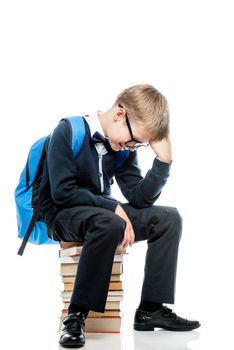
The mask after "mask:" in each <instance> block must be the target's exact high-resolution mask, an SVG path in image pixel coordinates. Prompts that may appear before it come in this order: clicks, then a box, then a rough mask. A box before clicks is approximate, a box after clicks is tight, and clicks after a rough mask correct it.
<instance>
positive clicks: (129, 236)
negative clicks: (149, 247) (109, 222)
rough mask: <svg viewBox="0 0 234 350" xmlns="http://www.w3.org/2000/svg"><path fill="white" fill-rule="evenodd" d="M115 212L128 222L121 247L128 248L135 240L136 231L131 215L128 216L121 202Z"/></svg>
mask: <svg viewBox="0 0 234 350" xmlns="http://www.w3.org/2000/svg"><path fill="white" fill-rule="evenodd" d="M115 214H117V215H119V216H120V217H121V218H122V219H124V220H125V221H126V223H127V225H126V228H125V232H124V239H123V241H122V242H121V243H120V248H122V249H125V248H127V246H128V245H129V246H130V247H131V246H132V245H133V242H134V240H135V233H134V231H133V228H132V224H131V221H130V220H129V217H128V216H127V214H126V213H125V211H124V210H123V208H122V207H121V206H120V205H119V204H118V205H117V207H116V209H115Z"/></svg>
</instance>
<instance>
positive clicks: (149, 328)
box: [133, 324, 200, 332]
mask: <svg viewBox="0 0 234 350" xmlns="http://www.w3.org/2000/svg"><path fill="white" fill-rule="evenodd" d="M199 327H200V325H197V326H195V327H190V328H180V329H175V328H173V327H158V326H151V325H142V324H134V326H133V328H134V329H135V331H142V332H149V331H154V329H155V328H162V329H165V330H166V331H174V332H186V331H192V330H193V329H196V328H199Z"/></svg>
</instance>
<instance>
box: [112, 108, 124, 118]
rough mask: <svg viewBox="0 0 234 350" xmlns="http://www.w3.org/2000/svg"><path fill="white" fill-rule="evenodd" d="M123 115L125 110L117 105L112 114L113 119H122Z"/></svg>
mask: <svg viewBox="0 0 234 350" xmlns="http://www.w3.org/2000/svg"><path fill="white" fill-rule="evenodd" d="M124 117H125V110H124V109H123V108H120V107H117V108H116V110H115V114H114V121H115V122H119V121H120V120H122V119H124Z"/></svg>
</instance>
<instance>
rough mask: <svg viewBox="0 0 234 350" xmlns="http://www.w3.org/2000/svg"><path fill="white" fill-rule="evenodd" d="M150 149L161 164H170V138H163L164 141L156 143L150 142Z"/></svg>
mask: <svg viewBox="0 0 234 350" xmlns="http://www.w3.org/2000/svg"><path fill="white" fill-rule="evenodd" d="M150 147H151V148H152V149H153V151H154V152H155V153H156V156H157V158H158V159H159V160H160V161H161V162H164V163H171V161H172V154H171V141H170V136H168V137H165V138H164V139H162V140H161V141H158V142H151V143H150Z"/></svg>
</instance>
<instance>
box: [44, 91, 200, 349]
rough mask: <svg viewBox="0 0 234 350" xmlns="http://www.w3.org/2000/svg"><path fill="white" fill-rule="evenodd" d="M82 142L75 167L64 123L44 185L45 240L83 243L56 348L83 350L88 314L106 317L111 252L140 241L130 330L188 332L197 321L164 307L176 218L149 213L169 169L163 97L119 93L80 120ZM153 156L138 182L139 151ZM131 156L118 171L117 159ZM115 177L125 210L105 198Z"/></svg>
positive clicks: (172, 276)
mask: <svg viewBox="0 0 234 350" xmlns="http://www.w3.org/2000/svg"><path fill="white" fill-rule="evenodd" d="M84 119H85V129H86V134H85V138H84V142H83V145H82V148H81V150H80V152H79V155H78V157H77V158H76V159H74V156H73V152H72V148H71V140H70V129H69V126H68V124H67V122H66V121H65V120H62V121H61V122H60V123H59V124H58V126H57V127H56V128H55V130H54V132H53V134H52V135H51V139H50V142H49V143H48V146H47V161H46V164H45V172H44V174H45V176H44V178H43V185H44V186H45V187H46V188H48V187H49V189H50V193H49V195H48V198H47V200H46V201H45V203H44V206H43V212H44V216H45V222H46V225H47V228H48V232H49V234H50V236H51V238H53V239H55V240H58V241H81V242H83V249H82V254H81V256H80V261H79V266H78V275H79V279H77V278H76V280H75V285H74V290H73V294H72V298H71V303H70V305H69V308H68V316H67V317H65V319H64V320H63V324H64V328H63V330H62V332H61V336H60V340H59V343H60V344H61V345H63V346H82V345H84V344H85V334H84V325H85V319H86V317H87V315H88V312H89V310H93V311H97V312H104V309H105V303H106V298H107V293H108V287H109V281H110V276H111V270H112V264H113V259H114V254H115V250H116V248H117V246H118V245H121V247H122V248H126V247H127V246H132V244H133V243H134V242H138V241H141V240H146V239H147V243H148V250H147V253H146V261H145V276H144V281H143V286H142V292H141V301H140V305H139V306H138V308H137V309H136V313H135V320H134V329H135V330H138V331H149V330H154V327H159V328H164V329H167V330H173V331H188V330H192V329H195V328H197V327H199V326H200V324H199V322H198V321H188V320H186V319H183V318H181V317H178V316H177V315H176V314H175V313H174V312H172V310H171V309H169V308H167V307H166V306H165V305H163V304H164V303H169V304H173V303H174V290H175V281H176V265H177V255H178V246H179V241H180V236H181V226H182V224H181V217H180V215H179V213H178V211H177V209H176V208H173V207H166V206H153V204H154V202H155V201H156V199H157V198H158V197H159V195H160V193H161V191H162V188H163V186H164V185H165V183H166V181H167V178H168V176H169V170H170V166H171V162H172V155H171V145H170V138H169V111H168V104H167V101H166V99H165V97H164V96H163V95H162V94H161V93H160V92H159V91H157V90H156V89H155V88H154V87H153V86H151V85H146V84H142V85H135V86H132V87H130V88H127V89H125V90H124V91H123V92H121V93H120V95H119V96H118V97H117V99H116V101H115V103H114V105H113V106H112V107H111V108H110V109H109V110H107V111H105V112H97V113H96V115H94V116H92V117H90V116H85V117H84ZM140 146H149V147H151V148H152V149H153V151H154V152H155V159H154V161H153V165H152V168H151V169H150V170H149V171H148V172H147V174H146V176H145V177H144V178H143V177H142V176H141V173H140V169H139V167H138V164H137V151H136V150H137V148H138V147H140ZM126 149H127V150H129V152H128V156H127V159H126V160H125V162H124V164H122V165H121V166H120V167H118V166H117V156H118V152H121V151H123V150H126ZM113 177H115V179H116V181H117V183H118V185H119V187H120V189H121V191H122V193H123V195H124V196H125V198H126V199H127V201H128V203H125V204H122V203H119V202H118V201H117V200H116V199H114V198H112V197H111V190H110V187H111V184H112V183H113Z"/></svg>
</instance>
